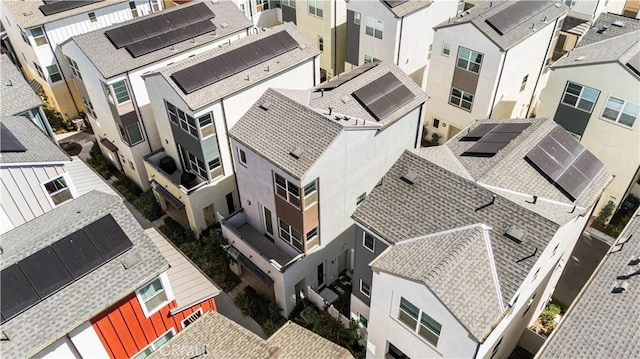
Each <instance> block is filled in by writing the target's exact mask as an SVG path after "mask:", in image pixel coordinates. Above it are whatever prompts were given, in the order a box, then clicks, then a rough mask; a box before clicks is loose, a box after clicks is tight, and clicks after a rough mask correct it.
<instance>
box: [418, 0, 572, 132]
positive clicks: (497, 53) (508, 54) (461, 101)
mask: <svg viewBox="0 0 640 359" xmlns="http://www.w3.org/2000/svg"><path fill="white" fill-rule="evenodd" d="M567 10H568V8H567V7H566V6H565V5H564V4H563V3H562V2H561V1H485V2H483V3H481V4H479V5H477V6H475V7H473V8H471V9H470V10H467V11H465V12H463V13H461V14H460V15H458V16H457V17H455V18H451V19H449V20H447V21H445V22H443V23H441V24H439V25H437V26H436V27H435V28H434V30H435V35H434V41H433V44H434V45H433V54H432V56H431V62H430V65H429V77H428V79H427V93H428V94H429V96H430V98H431V99H430V101H429V108H428V109H427V115H426V118H425V124H426V125H427V128H426V129H427V131H428V132H429V133H432V134H433V133H437V134H438V135H439V136H441V137H442V138H443V139H445V140H446V139H448V138H451V137H453V136H454V135H455V134H456V133H458V132H459V131H460V130H461V129H463V128H465V127H467V126H468V125H470V124H471V123H472V122H473V121H474V120H476V119H478V118H516V117H527V116H529V115H530V114H532V112H534V109H535V106H536V103H537V97H538V95H539V92H540V91H541V89H542V88H544V84H545V83H546V79H547V76H548V75H547V70H546V69H547V68H546V66H547V65H548V63H549V62H550V58H551V56H552V54H553V48H554V41H555V39H556V38H557V36H558V32H559V31H560V29H561V28H562V20H563V18H564V17H565V15H566V13H567Z"/></svg>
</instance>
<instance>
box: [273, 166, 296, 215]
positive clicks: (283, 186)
mask: <svg viewBox="0 0 640 359" xmlns="http://www.w3.org/2000/svg"><path fill="white" fill-rule="evenodd" d="M274 177H275V183H276V194H278V196H280V197H281V198H282V199H284V200H286V201H287V202H289V203H291V204H292V205H294V206H295V207H296V208H300V187H298V186H296V185H295V184H293V183H291V182H289V181H287V180H286V179H284V177H282V176H280V175H279V174H277V173H274Z"/></svg>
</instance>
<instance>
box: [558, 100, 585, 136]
mask: <svg viewBox="0 0 640 359" xmlns="http://www.w3.org/2000/svg"><path fill="white" fill-rule="evenodd" d="M589 118H591V114H590V113H587V112H584V111H581V110H578V109H577V108H574V107H571V106H567V105H564V104H562V103H559V104H558V108H557V109H556V115H555V117H554V118H553V120H554V121H555V122H556V123H557V124H559V125H560V126H562V127H564V129H565V130H567V131H569V132H573V133H576V134H578V135H580V136H582V135H583V134H584V130H585V129H586V128H587V124H589Z"/></svg>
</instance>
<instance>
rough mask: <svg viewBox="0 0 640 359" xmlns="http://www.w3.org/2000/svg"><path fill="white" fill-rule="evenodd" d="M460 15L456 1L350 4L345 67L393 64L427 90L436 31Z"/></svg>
mask: <svg viewBox="0 0 640 359" xmlns="http://www.w3.org/2000/svg"><path fill="white" fill-rule="evenodd" d="M457 11H458V3H457V2H456V1H439V0H438V1H427V0H412V1H384V0H379V1H366V0H352V1H349V2H348V4H347V21H346V23H347V25H346V27H347V30H346V31H347V43H348V44H349V46H347V49H346V65H345V67H346V68H347V69H351V68H353V67H356V66H358V65H362V64H364V63H369V62H373V61H387V62H392V63H394V64H396V66H399V67H400V68H401V69H402V70H403V71H404V72H405V73H407V74H409V76H411V78H412V79H413V80H414V81H415V82H416V83H417V84H418V85H419V86H421V87H423V88H424V84H425V83H426V82H425V79H426V73H425V71H426V67H427V64H428V63H429V58H430V57H431V49H432V47H433V37H434V30H433V27H434V26H436V25H437V24H440V23H441V22H443V21H446V20H447V19H448V18H450V17H453V16H455V15H456V13H457ZM436 47H437V46H436Z"/></svg>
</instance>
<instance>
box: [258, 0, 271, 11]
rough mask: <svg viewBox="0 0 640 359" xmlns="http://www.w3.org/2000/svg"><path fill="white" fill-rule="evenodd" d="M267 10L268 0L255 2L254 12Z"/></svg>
mask: <svg viewBox="0 0 640 359" xmlns="http://www.w3.org/2000/svg"><path fill="white" fill-rule="evenodd" d="M262 10H269V0H256V12H261V11H262Z"/></svg>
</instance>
